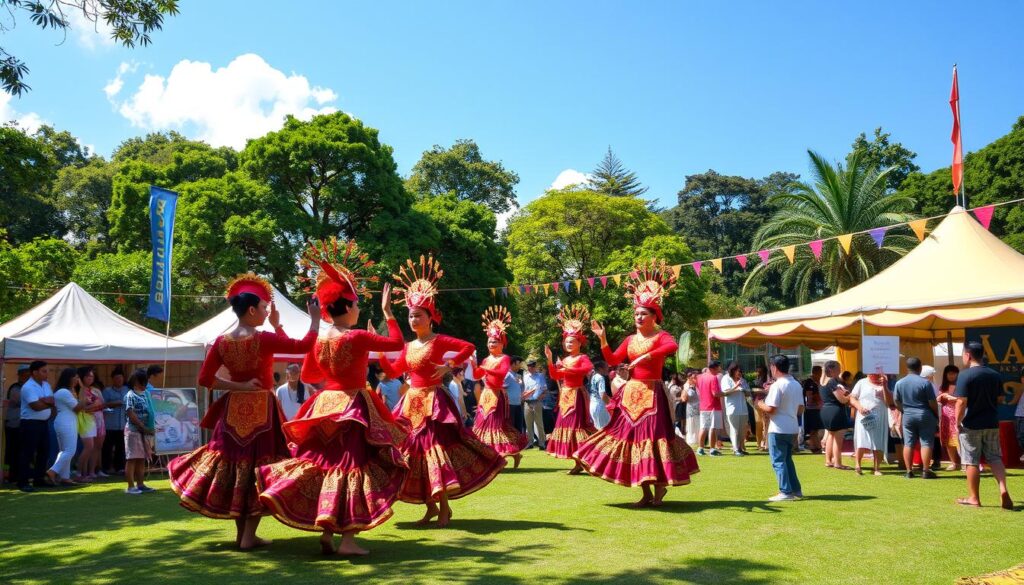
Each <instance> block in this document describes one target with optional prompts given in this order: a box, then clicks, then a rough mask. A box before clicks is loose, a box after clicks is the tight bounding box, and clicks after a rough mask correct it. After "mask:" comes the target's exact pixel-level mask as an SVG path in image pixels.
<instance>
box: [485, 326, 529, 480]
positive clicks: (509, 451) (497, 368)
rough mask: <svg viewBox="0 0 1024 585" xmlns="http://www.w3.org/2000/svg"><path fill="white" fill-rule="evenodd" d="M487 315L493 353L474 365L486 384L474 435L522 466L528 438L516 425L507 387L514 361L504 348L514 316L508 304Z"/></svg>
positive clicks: (516, 466) (487, 328) (515, 464)
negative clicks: (507, 332) (523, 452)
mask: <svg viewBox="0 0 1024 585" xmlns="http://www.w3.org/2000/svg"><path fill="white" fill-rule="evenodd" d="M483 317H484V332H485V333H487V351H488V352H490V355H488V356H487V357H486V358H484V361H482V362H480V363H479V364H476V365H475V366H474V368H473V369H474V370H478V371H480V372H482V373H483V375H484V378H483V380H484V387H483V389H482V390H481V391H480V396H477V410H476V419H475V420H474V421H473V434H474V435H476V438H478V439H480V441H481V442H483V443H484V444H485V445H489V446H490V447H491V448H492V449H494V450H495V451H497V452H498V454H499V455H501V456H502V457H512V461H513V468H515V469H518V468H519V462H520V461H522V459H523V454H522V450H523V449H525V448H526V443H527V437H526V435H525V434H523V433H520V432H519V429H517V428H515V427H514V426H512V418H511V415H510V414H509V407H508V394H507V393H506V392H505V388H504V387H503V385H504V383H505V376H506V375H507V374H508V370H509V367H510V365H511V360H510V358H509V357H508V356H507V355H505V354H503V353H502V351H503V350H504V349H505V345H506V344H508V336H507V335H506V334H505V328H506V327H508V326H509V325H511V324H512V315H510V314H509V312H508V309H506V308H505V307H501V306H495V307H487V310H486V311H484V316H483Z"/></svg>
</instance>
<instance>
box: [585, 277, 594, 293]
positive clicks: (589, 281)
mask: <svg viewBox="0 0 1024 585" xmlns="http://www.w3.org/2000/svg"><path fill="white" fill-rule="evenodd" d="M587 284H589V285H590V290H594V277H593V276H591V277H590V278H588V279H587Z"/></svg>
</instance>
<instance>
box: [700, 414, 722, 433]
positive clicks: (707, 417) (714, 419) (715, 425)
mask: <svg viewBox="0 0 1024 585" xmlns="http://www.w3.org/2000/svg"><path fill="white" fill-rule="evenodd" d="M720 428H722V411H721V410H702V411H700V429H701V430H702V431H704V430H712V429H720Z"/></svg>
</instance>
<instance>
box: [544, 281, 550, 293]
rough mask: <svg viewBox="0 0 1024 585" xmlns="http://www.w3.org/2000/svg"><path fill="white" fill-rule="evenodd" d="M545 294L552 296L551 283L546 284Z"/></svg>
mask: <svg viewBox="0 0 1024 585" xmlns="http://www.w3.org/2000/svg"><path fill="white" fill-rule="evenodd" d="M544 294H546V295H547V294H551V283H544Z"/></svg>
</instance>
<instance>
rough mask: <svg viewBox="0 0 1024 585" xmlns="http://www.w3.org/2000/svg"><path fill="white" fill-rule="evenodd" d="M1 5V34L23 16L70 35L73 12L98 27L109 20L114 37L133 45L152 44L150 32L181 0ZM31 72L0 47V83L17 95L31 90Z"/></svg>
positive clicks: (20, 0) (10, 0)
mask: <svg viewBox="0 0 1024 585" xmlns="http://www.w3.org/2000/svg"><path fill="white" fill-rule="evenodd" d="M0 7H2V8H6V9H7V13H8V14H7V15H6V16H5V18H4V19H2V20H0V33H2V32H6V31H8V30H10V29H13V28H14V27H15V25H16V24H17V20H18V17H19V16H21V17H22V18H28V19H29V20H30V21H31V22H32V23H33V24H35V25H36V26H39V27H40V28H43V29H47V28H51V29H54V30H58V31H61V32H63V33H64V34H67V31H68V30H69V29H71V21H70V20H69V15H70V14H71V13H72V12H80V13H81V14H82V16H84V17H85V20H86V21H87V22H90V23H93V25H94V26H95V25H96V24H98V23H100V22H103V23H105V24H106V25H107V26H108V27H110V29H111V32H110V36H111V38H112V39H114V40H115V41H117V42H119V43H121V45H123V46H125V47H129V48H133V47H135V46H136V45H142V46H146V45H148V44H149V43H150V41H151V39H150V36H149V35H150V33H152V32H153V31H157V30H160V29H161V28H162V27H163V23H164V17H165V16H174V15H176V14H178V0H3V1H2V2H0ZM28 72H29V69H28V65H26V64H25V62H24V61H22V60H21V59H19V58H18V57H16V56H15V55H13V54H11V53H9V52H8V51H7V50H5V49H4V48H3V47H0V86H2V87H3V89H4V91H6V92H7V93H10V94H13V95H21V94H22V93H23V92H25V91H28V90H29V89H30V88H29V86H28V85H27V84H26V83H25V81H24V79H25V76H26V75H28Z"/></svg>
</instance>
